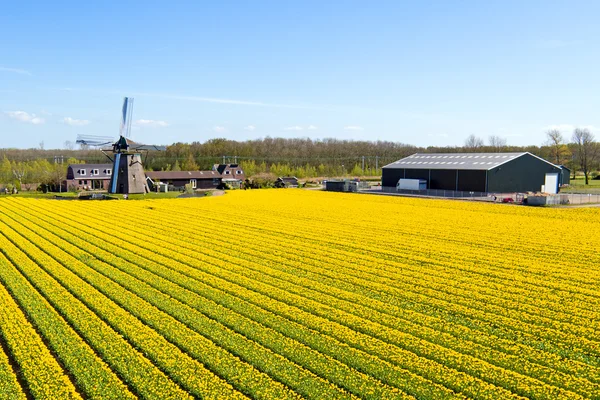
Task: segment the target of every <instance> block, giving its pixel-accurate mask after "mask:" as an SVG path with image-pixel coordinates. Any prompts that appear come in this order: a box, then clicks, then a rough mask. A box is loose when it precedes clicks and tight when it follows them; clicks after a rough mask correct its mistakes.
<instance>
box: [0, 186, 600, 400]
mask: <svg viewBox="0 0 600 400" xmlns="http://www.w3.org/2000/svg"><path fill="white" fill-rule="evenodd" d="M149 196H150V195H149ZM0 344H1V347H0V399H1V398H6V399H27V398H33V399H87V398H89V399H133V398H145V399H187V398H202V399H241V398H252V399H299V398H311V399H337V398H343V399H516V398H530V399H600V208H596V209H594V208H589V209H555V208H527V207H521V206H513V205H494V204H487V203H478V202H463V201H449V200H425V199H413V198H399V197H390V196H376V195H357V194H342V193H328V192H319V191H308V190H298V189H280V190H248V191H232V192H229V193H227V194H225V195H224V196H218V197H207V198H199V199H164V200H143V201H133V200H130V201H123V200H119V201H59V200H48V199H28V198H18V197H15V198H11V197H10V196H3V197H2V198H0Z"/></svg>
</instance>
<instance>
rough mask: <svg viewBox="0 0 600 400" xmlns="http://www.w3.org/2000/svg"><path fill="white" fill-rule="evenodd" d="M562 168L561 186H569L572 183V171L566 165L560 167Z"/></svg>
mask: <svg viewBox="0 0 600 400" xmlns="http://www.w3.org/2000/svg"><path fill="white" fill-rule="evenodd" d="M559 168H560V180H559V184H560V186H563V185H568V184H570V183H571V170H570V169H569V168H567V167H565V166H564V165H559Z"/></svg>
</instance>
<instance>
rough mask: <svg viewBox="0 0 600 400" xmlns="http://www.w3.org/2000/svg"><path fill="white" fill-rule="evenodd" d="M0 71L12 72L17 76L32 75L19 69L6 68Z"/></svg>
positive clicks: (1, 68) (0, 68)
mask: <svg viewBox="0 0 600 400" xmlns="http://www.w3.org/2000/svg"><path fill="white" fill-rule="evenodd" d="M0 71H3V72H12V73H14V74H19V75H29V76H32V75H33V74H32V73H31V72H29V71H27V70H25V69H21V68H8V67H0Z"/></svg>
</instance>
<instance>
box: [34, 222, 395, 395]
mask: <svg viewBox="0 0 600 400" xmlns="http://www.w3.org/2000/svg"><path fill="white" fill-rule="evenodd" d="M59 218H60V217H59ZM43 219H45V218H44V216H42V215H40V216H39V218H38V217H37V216H36V217H35V218H34V220H32V222H33V221H35V224H38V225H39V226H40V227H46V228H49V229H50V230H52V231H53V233H54V234H56V235H57V236H60V237H61V238H63V239H64V240H66V241H68V242H69V243H72V244H73V245H75V246H78V247H74V246H69V245H67V244H65V243H64V242H62V241H60V240H58V239H56V238H54V243H60V247H61V248H62V249H64V250H65V251H67V252H69V253H70V254H71V255H73V256H75V257H80V258H81V259H82V260H85V263H86V264H87V265H88V266H90V267H92V268H94V269H96V270H97V271H99V272H100V273H102V274H104V275H106V276H107V277H110V278H111V279H114V281H115V282H117V283H119V284H120V285H122V287H124V288H127V289H128V290H131V291H132V292H134V293H136V294H137V295H139V296H140V297H141V298H144V299H146V300H147V301H148V302H150V303H152V304H153V305H155V306H156V307H157V308H159V309H161V310H163V311H165V312H167V313H169V315H172V316H173V317H175V318H177V319H178V320H180V321H183V322H184V323H186V324H187V326H189V327H191V328H193V329H195V330H196V331H197V332H200V333H202V334H204V335H206V336H207V337H209V338H210V339H211V340H213V341H215V342H216V343H217V344H219V345H220V346H223V347H224V348H228V349H230V351H231V352H232V353H235V354H238V355H239V356H241V357H243V358H245V359H247V360H248V361H249V362H253V364H254V365H255V366H257V367H260V368H261V369H264V370H267V371H268V372H269V374H271V375H272V376H274V377H276V378H278V379H279V380H281V381H282V382H285V383H286V384H288V385H289V386H290V387H292V388H294V389H296V390H298V391H299V392H303V393H302V394H304V395H306V396H308V397H311V398H324V397H327V398H331V397H335V398H344V397H350V396H349V395H348V394H346V393H345V392H343V391H341V390H340V389H339V388H337V387H336V386H335V385H331V384H329V382H328V381H327V380H323V379H319V378H317V377H316V376H315V375H311V374H309V373H307V371H306V370H304V369H303V368H301V367H299V366H298V365H295V364H293V363H290V362H289V361H288V360H287V359H286V358H284V357H281V356H277V355H276V354H274V353H271V352H269V351H266V350H265V349H264V348H262V347H261V346H259V345H257V344H256V343H255V342H252V341H249V340H247V339H246V337H245V336H243V335H239V334H237V335H236V334H232V332H231V331H230V330H228V329H227V328H225V327H223V326H222V325H220V324H218V323H216V322H215V321H214V320H212V319H210V318H207V317H206V316H205V315H203V314H202V313H200V312H197V311H196V310H195V309H192V308H191V307H186V306H185V305H184V304H183V303H180V302H178V301H176V300H174V299H173V298H171V296H173V297H174V294H175V293H174V291H176V290H177V289H178V287H177V286H175V285H171V286H167V288H168V289H170V291H167V292H168V293H169V296H166V295H165V294H163V293H162V292H160V291H158V290H156V289H153V287H151V286H149V285H145V284H143V283H142V282H141V281H140V280H137V279H135V278H133V277H132V276H130V275H127V274H125V273H122V272H121V271H119V270H118V269H116V268H111V267H110V266H109V265H108V264H112V265H114V266H116V267H118V268H120V269H123V270H125V271H127V273H129V274H132V275H137V276H138V277H139V278H140V279H145V280H147V281H148V282H149V283H151V284H152V285H153V286H156V285H160V284H161V280H160V279H159V278H156V277H155V279H151V278H152V276H151V275H150V274H148V273H145V272H146V270H143V269H141V268H139V267H138V268H137V274H136V268H135V267H134V266H133V265H132V264H130V263H128V262H126V261H125V260H127V259H130V258H132V257H133V259H134V260H135V259H136V258H139V257H138V256H136V255H135V253H130V257H128V254H127V253H126V252H124V251H123V244H124V243H125V242H124V241H121V240H120V239H117V240H118V242H117V243H119V246H114V245H111V244H110V243H108V240H111V239H112V240H115V237H114V236H104V235H102V234H100V233H99V232H98V231H97V230H92V232H93V235H92V234H88V233H86V232H85V227H83V228H84V229H83V230H78V234H77V235H72V234H69V233H68V232H67V231H65V230H63V229H61V228H57V227H55V226H52V225H51V224H47V223H44V222H42V220H43ZM65 227H67V225H65ZM36 230H37V229H36ZM39 232H40V235H41V236H49V235H52V233H50V232H46V233H43V232H42V231H39ZM120 235H121V234H118V233H117V236H116V238H119V236H120ZM100 246H101V247H100ZM107 250H108V251H107ZM88 253H89V254H94V255H95V257H93V258H92V257H84V256H85V255H87V254H88ZM131 256H132V257H131ZM96 257H97V258H98V259H96ZM100 260H102V261H100ZM105 262H106V263H105ZM138 264H140V265H142V266H143V267H144V268H149V265H150V264H154V263H153V261H152V260H142V261H141V262H140V261H138ZM164 282H168V281H164ZM159 287H160V286H159ZM161 288H164V286H163V287H161ZM179 289H181V288H179ZM186 297H189V294H188V295H187V296H186ZM196 298H197V300H198V301H202V300H203V298H201V297H199V296H196ZM215 306H217V305H216V304H215V303H212V304H211V303H209V302H207V303H206V304H205V305H204V309H203V310H202V311H204V312H211V311H212V309H213V307H215ZM211 317H212V315H211ZM240 320H241V319H240ZM240 320H237V321H235V323H234V324H233V326H236V327H237V324H238V323H239V322H240ZM250 322H253V321H247V322H246V323H250ZM243 333H244V334H245V335H248V336H252V335H259V334H262V336H266V337H267V338H268V340H266V342H267V343H268V344H269V345H270V346H271V347H276V348H278V349H280V350H282V351H284V352H287V353H288V354H289V355H292V356H295V358H299V359H301V360H302V361H305V362H306V363H308V362H312V364H313V366H314V368H313V369H315V370H319V369H320V370H321V371H320V373H325V374H327V372H329V373H332V374H337V375H338V377H339V379H342V380H344V379H345V380H348V381H350V378H353V379H354V382H355V388H358V385H360V386H361V387H363V388H364V387H368V386H369V385H370V384H371V385H372V386H373V388H372V390H373V393H374V394H375V395H376V396H377V398H381V397H386V398H392V397H401V398H402V397H405V396H403V395H402V393H400V392H399V391H394V390H391V389H390V388H386V387H385V386H383V385H381V384H379V385H377V382H376V381H374V380H372V378H370V377H369V376H367V375H363V374H360V373H356V371H353V370H351V369H348V368H346V370H345V371H344V370H343V368H344V367H345V365H343V364H339V365H338V366H337V369H334V368H332V366H331V365H330V362H331V361H332V360H329V359H327V358H321V359H319V358H318V357H314V355H315V354H318V353H315V354H311V353H310V352H309V351H308V349H306V348H303V347H301V346H295V347H292V346H291V345H290V344H291V342H292V341H291V340H288V338H286V337H285V336H282V335H276V334H275V333H274V332H272V331H269V330H266V329H264V328H263V327H262V326H260V325H259V324H254V325H249V326H247V327H246V329H245V330H244V332H243ZM208 353H209V352H206V354H203V355H200V356H201V357H204V358H207V357H210V354H208ZM210 353H214V354H215V355H216V356H218V357H219V358H220V359H221V362H222V363H223V364H225V362H226V361H227V356H228V355H227V354H222V353H223V352H222V351H220V350H219V349H215V350H213V351H212V352H210ZM213 364H214V363H213ZM213 364H211V363H209V364H207V365H209V366H213ZM234 367H235V368H232V370H231V371H230V372H228V371H226V370H224V369H223V368H224V367H222V368H219V366H218V365H215V368H216V369H217V370H219V369H221V370H220V371H219V372H223V374H224V375H223V376H225V377H230V378H231V379H232V381H233V382H234V383H235V384H240V385H242V386H243V382H240V379H239V378H237V377H235V376H233V375H232V374H239V372H240V366H239V365H235V366H234ZM242 368H243V367H242ZM370 381H372V383H371V382H370ZM357 382H358V383H359V384H357ZM262 383H263V384H264V382H262ZM378 386H379V387H378ZM267 389H268V386H267V385H263V387H262V391H263V392H264V393H265V396H262V397H267V398H272V397H273V396H274V394H273V393H269V391H268V390H267ZM255 391H256V389H255ZM257 394H258V393H254V395H257ZM259 397H260V396H259Z"/></svg>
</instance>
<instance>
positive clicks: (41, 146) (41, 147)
mask: <svg viewBox="0 0 600 400" xmlns="http://www.w3.org/2000/svg"><path fill="white" fill-rule="evenodd" d="M39 146H40V150H44V141H43V140H42V141H41V142H40V143H39Z"/></svg>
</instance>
